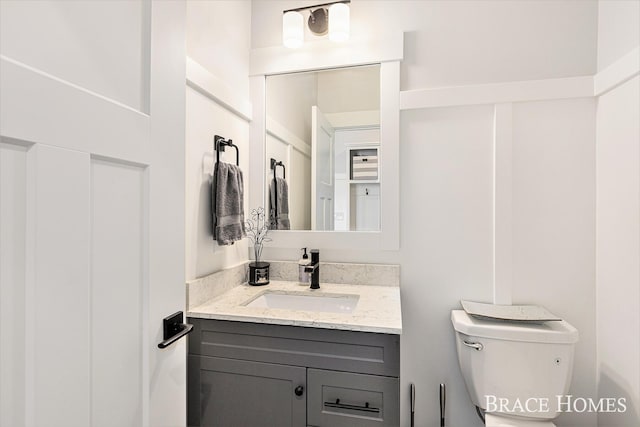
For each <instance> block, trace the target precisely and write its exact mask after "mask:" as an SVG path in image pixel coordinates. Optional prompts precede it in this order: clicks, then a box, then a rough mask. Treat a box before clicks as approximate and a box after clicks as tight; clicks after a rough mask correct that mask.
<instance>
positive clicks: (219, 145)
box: [213, 135, 240, 166]
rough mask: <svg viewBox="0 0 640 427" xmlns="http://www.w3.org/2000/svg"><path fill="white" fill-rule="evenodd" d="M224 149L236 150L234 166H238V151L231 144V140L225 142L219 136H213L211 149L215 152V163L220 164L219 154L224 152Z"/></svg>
mask: <svg viewBox="0 0 640 427" xmlns="http://www.w3.org/2000/svg"><path fill="white" fill-rule="evenodd" d="M224 147H233V148H235V149H236V166H240V149H239V148H238V146H237V145H236V144H234V143H233V140H231V139H227V140H225V139H224V137H222V136H220V135H215V136H214V137H213V149H214V150H215V151H216V163H217V162H220V152H221V151H224Z"/></svg>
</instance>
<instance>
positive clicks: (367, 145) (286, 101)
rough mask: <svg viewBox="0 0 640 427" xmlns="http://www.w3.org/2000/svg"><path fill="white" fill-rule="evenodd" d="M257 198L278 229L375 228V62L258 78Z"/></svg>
mask: <svg viewBox="0 0 640 427" xmlns="http://www.w3.org/2000/svg"><path fill="white" fill-rule="evenodd" d="M264 152H265V156H264V157H265V158H264V165H265V171H266V175H265V180H264V182H265V186H266V188H265V192H264V194H265V200H264V206H267V207H268V210H269V213H270V218H271V220H272V227H273V228H274V229H278V230H314V231H378V230H380V193H381V192H380V173H379V155H380V65H369V66H360V67H349V68H342V69H332V70H323V71H313V72H304V73H291V74H280V75H273V76H267V77H266V136H265V150H264Z"/></svg>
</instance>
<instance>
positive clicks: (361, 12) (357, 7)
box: [251, 0, 597, 90]
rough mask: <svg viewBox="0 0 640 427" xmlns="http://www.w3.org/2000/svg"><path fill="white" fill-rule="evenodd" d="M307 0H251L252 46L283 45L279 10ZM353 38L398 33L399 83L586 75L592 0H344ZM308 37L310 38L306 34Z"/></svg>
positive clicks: (591, 63) (592, 63) (592, 34)
mask: <svg viewBox="0 0 640 427" xmlns="http://www.w3.org/2000/svg"><path fill="white" fill-rule="evenodd" d="M313 4H317V2H315V1H312V0H305V1H298V0H277V1H275V0H274V1H254V2H253V4H252V11H253V12H252V15H253V16H254V17H260V18H259V19H256V18H254V20H253V22H252V34H251V47H252V48H259V47H266V46H273V45H282V34H281V28H282V11H283V10H285V9H288V8H293V7H300V6H301V5H313ZM350 8H351V35H352V37H372V38H374V39H375V38H379V37H381V36H383V35H384V34H385V33H386V32H393V31H404V32H405V60H404V61H403V63H402V71H401V74H402V83H401V89H402V90H408V89H423V88H427V87H444V86H458V85H467V84H474V83H490V82H506V81H517V80H535V79H545V78H553V77H567V76H586V75H592V74H593V73H594V72H595V70H596V55H595V46H596V31H597V3H596V1H595V0H593V1H591V0H585V1H578V2H575V1H571V0H559V1H537V0H523V1H500V0H493V1H491V0H490V1H487V0H482V1H475V0H467V1H447V0H441V1H437V0H436V1H420V0H414V1H403V0H400V1H398V0H393V1H376V0H358V1H353V2H352V3H351V4H350ZM307 40H312V37H310V36H309V37H307Z"/></svg>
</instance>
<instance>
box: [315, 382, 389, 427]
mask: <svg viewBox="0 0 640 427" xmlns="http://www.w3.org/2000/svg"><path fill="white" fill-rule="evenodd" d="M399 401H400V385H399V380H398V378H391V377H382V376H376V375H363V374H353V373H348V372H336V371H326V370H322V369H307V424H309V425H312V426H317V427H371V426H398V425H400V408H399Z"/></svg>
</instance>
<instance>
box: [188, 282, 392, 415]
mask: <svg viewBox="0 0 640 427" xmlns="http://www.w3.org/2000/svg"><path fill="white" fill-rule="evenodd" d="M278 296H283V298H277V297H278ZM265 297H275V298H265ZM291 297H293V298H294V299H295V298H302V299H301V300H300V301H302V302H300V303H299V304H302V306H291V307H292V308H274V307H276V306H274V305H273V302H272V301H273V300H276V301H278V300H279V299H282V300H287V299H286V298H291ZM305 298H306V300H305ZM354 299H355V300H356V301H357V303H356V304H355V305H354V304H352V303H353V300H354ZM311 300H315V301H316V302H318V304H319V305H318V304H316V305H315V306H314V307H312V306H311V305H309V307H310V308H309V309H304V307H305V304H309V302H308V301H311ZM265 301H266V302H265ZM269 301H271V302H269ZM337 301H338V302H348V301H350V302H349V303H346V304H344V305H343V304H341V303H340V304H335V302H337ZM269 304H271V305H269ZM341 310H343V311H341ZM188 316H189V320H188V321H189V323H191V324H193V325H194V331H193V333H192V334H191V335H190V336H189V356H188V357H189V359H188V425H189V426H265V427H267V426H269V427H271V426H279V427H280V426H282V427H285V426H315V427H321V426H331V427H340V426H349V427H353V426H362V427H366V426H397V425H399V423H400V409H399V402H400V396H399V393H400V386H399V376H400V333H401V331H402V323H401V312H400V298H399V288H398V287H397V286H395V287H394V286H363V285H342V284H326V283H323V284H322V286H321V289H319V290H317V291H310V290H309V289H308V287H303V286H300V285H298V284H296V283H294V282H287V281H278V280H276V281H272V282H271V284H270V285H268V286H266V287H264V288H256V287H253V286H247V285H239V286H236V287H233V288H232V289H230V290H227V291H226V292H225V293H223V294H222V295H220V296H218V297H216V298H214V299H212V300H210V301H207V302H206V303H204V304H201V305H199V306H197V307H193V308H190V310H189V312H188Z"/></svg>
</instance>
